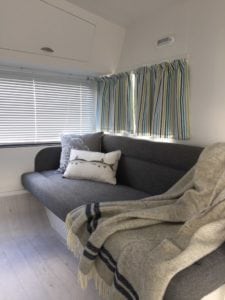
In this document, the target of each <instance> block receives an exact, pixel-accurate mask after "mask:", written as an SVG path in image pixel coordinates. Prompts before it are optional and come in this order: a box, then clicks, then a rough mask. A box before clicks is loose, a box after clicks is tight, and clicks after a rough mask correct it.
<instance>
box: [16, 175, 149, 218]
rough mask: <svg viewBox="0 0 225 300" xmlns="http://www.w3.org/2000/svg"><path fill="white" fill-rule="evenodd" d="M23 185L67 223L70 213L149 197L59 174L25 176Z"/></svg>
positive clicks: (129, 190)
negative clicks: (98, 204) (86, 206)
mask: <svg viewBox="0 0 225 300" xmlns="http://www.w3.org/2000/svg"><path fill="white" fill-rule="evenodd" d="M22 182H23V185H24V187H25V188H26V189H27V190H28V191H30V192H31V193H32V194H33V195H34V196H35V197H36V198H37V199H38V200H40V201H41V202H42V203H43V204H44V206H46V207H47V208H48V209H50V210H51V211H52V212H53V213H54V214H55V215H56V216H58V217H59V218H60V219H62V220H63V221H65V218H66V215H67V214H68V212H70V211H71V210H72V209H74V208H76V207H79V206H81V205H84V204H88V203H92V202H104V201H113V200H115V199H116V200H135V199H140V198H145V197H147V196H148V194H147V193H144V192H141V191H138V190H135V189H133V188H131V187H129V186H125V185H120V184H119V185H115V186H114V185H111V184H107V183H101V182H93V181H89V180H72V179H66V178H62V174H61V173H59V172H57V171H43V172H40V173H39V172H33V173H27V174H24V175H23V176H22Z"/></svg>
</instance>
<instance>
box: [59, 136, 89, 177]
mask: <svg viewBox="0 0 225 300" xmlns="http://www.w3.org/2000/svg"><path fill="white" fill-rule="evenodd" d="M71 149H77V150H90V149H89V148H88V146H87V145H86V144H85V143H84V141H83V140H82V139H81V138H71V135H64V136H63V137H62V152H61V156H60V164H59V169H58V171H59V172H61V173H63V172H65V170H66V167H67V165H68V163H69V158H70V151H71Z"/></svg>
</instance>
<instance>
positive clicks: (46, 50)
mask: <svg viewBox="0 0 225 300" xmlns="http://www.w3.org/2000/svg"><path fill="white" fill-rule="evenodd" d="M41 51H43V52H45V53H54V50H53V49H52V48H50V47H42V48H41Z"/></svg>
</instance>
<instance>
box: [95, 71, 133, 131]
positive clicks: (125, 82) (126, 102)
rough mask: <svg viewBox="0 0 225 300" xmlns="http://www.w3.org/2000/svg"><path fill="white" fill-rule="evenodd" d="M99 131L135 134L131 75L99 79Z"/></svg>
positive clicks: (124, 74) (125, 74)
mask: <svg viewBox="0 0 225 300" xmlns="http://www.w3.org/2000/svg"><path fill="white" fill-rule="evenodd" d="M97 93H98V95H97V129H99V130H103V131H106V132H112V133H123V132H127V133H133V131H134V119H133V97H132V87H131V75H130V73H123V74H119V75H113V76H110V77H102V78H99V79H97Z"/></svg>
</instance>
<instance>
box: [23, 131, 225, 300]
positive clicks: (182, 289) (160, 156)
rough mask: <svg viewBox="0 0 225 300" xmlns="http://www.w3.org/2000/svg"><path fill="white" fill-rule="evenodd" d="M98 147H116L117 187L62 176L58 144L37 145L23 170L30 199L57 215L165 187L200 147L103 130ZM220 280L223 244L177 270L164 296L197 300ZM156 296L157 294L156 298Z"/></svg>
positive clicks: (223, 277) (224, 270) (224, 271)
mask: <svg viewBox="0 0 225 300" xmlns="http://www.w3.org/2000/svg"><path fill="white" fill-rule="evenodd" d="M101 149H102V152H111V151H114V150H121V151H122V157H121V160H120V162H119V166H118V172H117V180H118V184H117V185H116V186H113V185H110V184H106V183H100V182H92V181H87V180H71V179H65V178H62V174H61V173H59V172H58V171H57V169H58V166H59V159H60V153H61V147H49V148H45V149H43V150H41V151H40V152H39V153H38V154H37V156H36V158H35V172H31V173H26V174H23V175H22V183H23V185H24V187H25V189H27V190H28V191H30V192H31V193H32V194H33V195H34V196H35V198H37V199H38V200H39V201H41V202H42V203H43V205H44V206H45V207H47V208H48V209H49V210H50V211H52V212H53V213H54V214H55V215H56V216H58V217H59V218H60V219H61V220H63V221H64V220H65V218H66V215H67V213H68V212H69V211H71V210H72V209H74V208H76V207H78V206H81V205H83V204H87V203H91V202H101V201H117V200H136V199H140V198H144V197H148V196H150V195H157V194H161V193H163V192H165V191H166V190H167V189H169V188H170V187H171V186H172V185H173V184H174V183H175V182H176V181H177V180H178V179H180V178H181V177H182V176H183V175H184V174H185V173H186V172H187V171H188V170H189V169H190V168H191V167H192V166H193V165H194V164H195V163H196V161H197V159H198V157H199V155H200V153H201V151H202V148H200V147H195V146H186V145H181V144H169V143H158V142H150V141H146V140H140V139H133V138H128V137H121V136H112V135H103V137H102V145H101ZM224 283H225V243H224V244H223V245H222V246H221V247H219V248H218V249H217V250H216V251H214V252H213V253H211V254H209V255H207V256H206V257H204V258H203V259H201V260H200V261H198V262H197V263H195V264H193V265H192V266H190V267H188V268H187V269H185V270H183V271H181V272H180V273H178V274H177V275H176V276H175V277H174V278H173V279H172V280H171V282H170V284H169V286H168V288H167V291H166V294H165V297H164V299H165V300H199V299H201V298H202V297H204V296H205V295H207V294H209V293H210V292H212V291H214V290H215V289H217V288H218V287H220V286H222V285H223V284H224ZM156 300H157V299H156Z"/></svg>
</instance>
